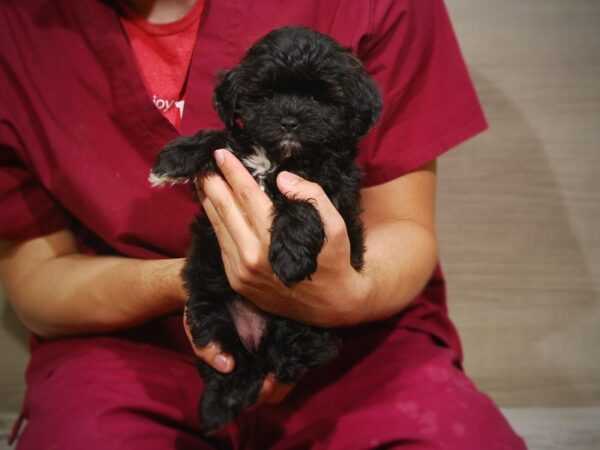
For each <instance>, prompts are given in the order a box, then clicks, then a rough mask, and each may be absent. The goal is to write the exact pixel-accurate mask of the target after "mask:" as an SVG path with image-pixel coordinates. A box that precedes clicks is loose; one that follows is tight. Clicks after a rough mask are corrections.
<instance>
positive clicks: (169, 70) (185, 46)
mask: <svg viewBox="0 0 600 450" xmlns="http://www.w3.org/2000/svg"><path fill="white" fill-rule="evenodd" d="M119 6H120V8H121V11H122V14H121V23H122V24H123V28H124V29H125V31H126V33H127V36H128V38H129V42H130V44H131V48H132V49H133V53H134V55H135V59H136V61H137V63H138V67H139V68H140V71H141V73H142V75H143V77H144V81H145V83H146V87H147V89H148V92H149V94H150V96H151V97H152V103H154V106H156V108H157V109H158V110H159V111H160V112H161V113H162V114H163V115H164V116H165V117H166V118H167V119H168V120H169V122H171V124H172V125H173V126H174V127H175V128H177V129H179V127H180V125H181V118H182V117H183V109H184V107H185V98H184V87H185V80H186V76H187V73H188V68H189V65H190V60H191V59H192V52H193V50H194V45H195V43H196V36H197V35H198V26H199V25H200V15H201V14H202V9H203V8H204V0H196V3H194V6H193V7H192V9H191V10H190V11H189V12H188V14H186V15H185V16H184V17H182V18H181V19H179V20H176V21H174V22H169V23H163V24H154V23H150V22H148V21H147V20H145V19H143V18H141V17H139V16H138V15H137V14H136V13H135V11H133V10H132V9H131V8H129V6H127V4H126V3H125V1H124V0H120V1H119Z"/></svg>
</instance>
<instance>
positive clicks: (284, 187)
mask: <svg viewBox="0 0 600 450" xmlns="http://www.w3.org/2000/svg"><path fill="white" fill-rule="evenodd" d="M277 187H278V188H279V190H280V191H281V192H282V193H283V194H284V195H285V196H286V197H288V198H292V199H293V198H295V199H299V200H309V201H311V202H313V204H314V205H315V207H316V208H317V211H319V213H320V214H321V220H322V221H323V227H324V229H325V235H326V236H327V238H328V239H330V240H331V239H332V238H336V237H344V236H345V237H346V238H347V235H348V232H347V230H346V223H345V222H344V219H343V218H342V216H341V215H340V213H339V212H338V210H337V209H335V206H333V203H331V200H329V197H327V194H325V191H323V188H322V187H321V186H319V185H318V184H317V183H312V182H310V181H307V180H305V179H303V178H301V177H299V176H298V175H295V174H293V173H290V172H285V171H284V172H281V173H280V174H279V175H278V176H277Z"/></svg>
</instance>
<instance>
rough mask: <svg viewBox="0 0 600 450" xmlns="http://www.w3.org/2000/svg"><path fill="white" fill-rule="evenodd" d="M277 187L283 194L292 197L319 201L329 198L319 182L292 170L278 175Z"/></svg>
mask: <svg viewBox="0 0 600 450" xmlns="http://www.w3.org/2000/svg"><path fill="white" fill-rule="evenodd" d="M277 187H278V188H279V190H280V191H281V193H282V194H283V195H285V196H286V197H288V198H290V199H297V200H315V201H317V203H319V200H321V201H322V200H323V199H324V198H325V199H326V198H327V196H326V195H325V192H323V189H322V188H321V186H319V185H318V184H317V183H312V182H310V181H307V180H305V179H304V178H302V177H300V176H298V175H296V174H294V173H291V172H286V171H283V172H281V173H280V174H279V175H278V176H277Z"/></svg>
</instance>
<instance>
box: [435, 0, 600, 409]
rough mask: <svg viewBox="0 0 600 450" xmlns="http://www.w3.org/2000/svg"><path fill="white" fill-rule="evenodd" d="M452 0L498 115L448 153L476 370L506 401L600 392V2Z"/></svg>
mask: <svg viewBox="0 0 600 450" xmlns="http://www.w3.org/2000/svg"><path fill="white" fill-rule="evenodd" d="M447 5H448V8H449V10H450V14H451V16H452V18H453V21H454V24H455V28H456V31H457V34H458V37H459V40H460V41H461V44H462V48H463V52H464V54H465V57H466V59H467V61H468V64H469V67H470V70H471V73H472V76H473V78H474V81H475V84H476V86H477V88H478V91H479V93H480V97H481V100H482V102H483V104H484V108H485V110H486V113H487V116H488V119H489V122H490V130H489V131H488V132H486V133H485V134H484V135H482V136H480V137H478V138H476V139H474V140H473V141H471V142H469V143H467V144H465V145H463V146H462V148H460V149H457V150H456V151H453V152H450V153H449V154H448V155H447V156H445V157H443V158H442V159H441V161H440V185H439V215H438V227H439V234H440V239H441V251H442V258H443V261H444V267H445V269H446V273H447V276H448V282H449V298H450V308H451V312H452V314H453V317H454V319H455V321H456V322H457V324H458V326H459V328H460V330H461V333H462V336H463V339H464V345H465V350H466V367H467V370H468V371H469V372H470V374H471V375H472V376H473V377H474V378H475V380H476V381H477V383H478V385H479V386H480V387H481V388H482V389H484V390H486V391H488V392H490V393H491V394H492V396H493V397H494V398H495V399H496V400H498V401H499V402H500V403H502V404H509V405H522V404H527V405H529V404H539V405H544V404H594V403H596V404H597V403H598V402H600V357H599V356H600V353H599V351H598V349H599V348H600V2H597V1H585V0H547V1H534V0H527V1H523V0H520V1H519V0H509V1H504V2H497V1H492V0H447Z"/></svg>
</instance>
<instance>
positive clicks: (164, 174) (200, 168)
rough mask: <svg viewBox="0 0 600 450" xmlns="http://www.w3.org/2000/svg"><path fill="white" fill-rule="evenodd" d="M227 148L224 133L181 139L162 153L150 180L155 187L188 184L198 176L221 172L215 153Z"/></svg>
mask: <svg viewBox="0 0 600 450" xmlns="http://www.w3.org/2000/svg"><path fill="white" fill-rule="evenodd" d="M224 147H227V139H226V137H225V135H224V133H223V132H218V131H202V132H200V133H198V134H196V135H194V136H184V137H180V138H177V139H175V140H173V141H171V142H169V143H168V144H167V146H166V147H165V148H164V149H163V150H162V151H161V152H160V153H159V154H158V157H157V159H156V164H155V165H154V168H153V169H152V171H151V172H150V176H149V178H148V180H149V181H150V183H151V184H152V185H153V186H163V185H165V184H178V183H186V182H188V181H189V180H192V179H193V178H194V177H196V175H197V174H198V173H205V174H207V173H215V172H218V169H217V166H216V164H215V162H214V159H213V152H214V151H215V150H216V149H218V148H224Z"/></svg>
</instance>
